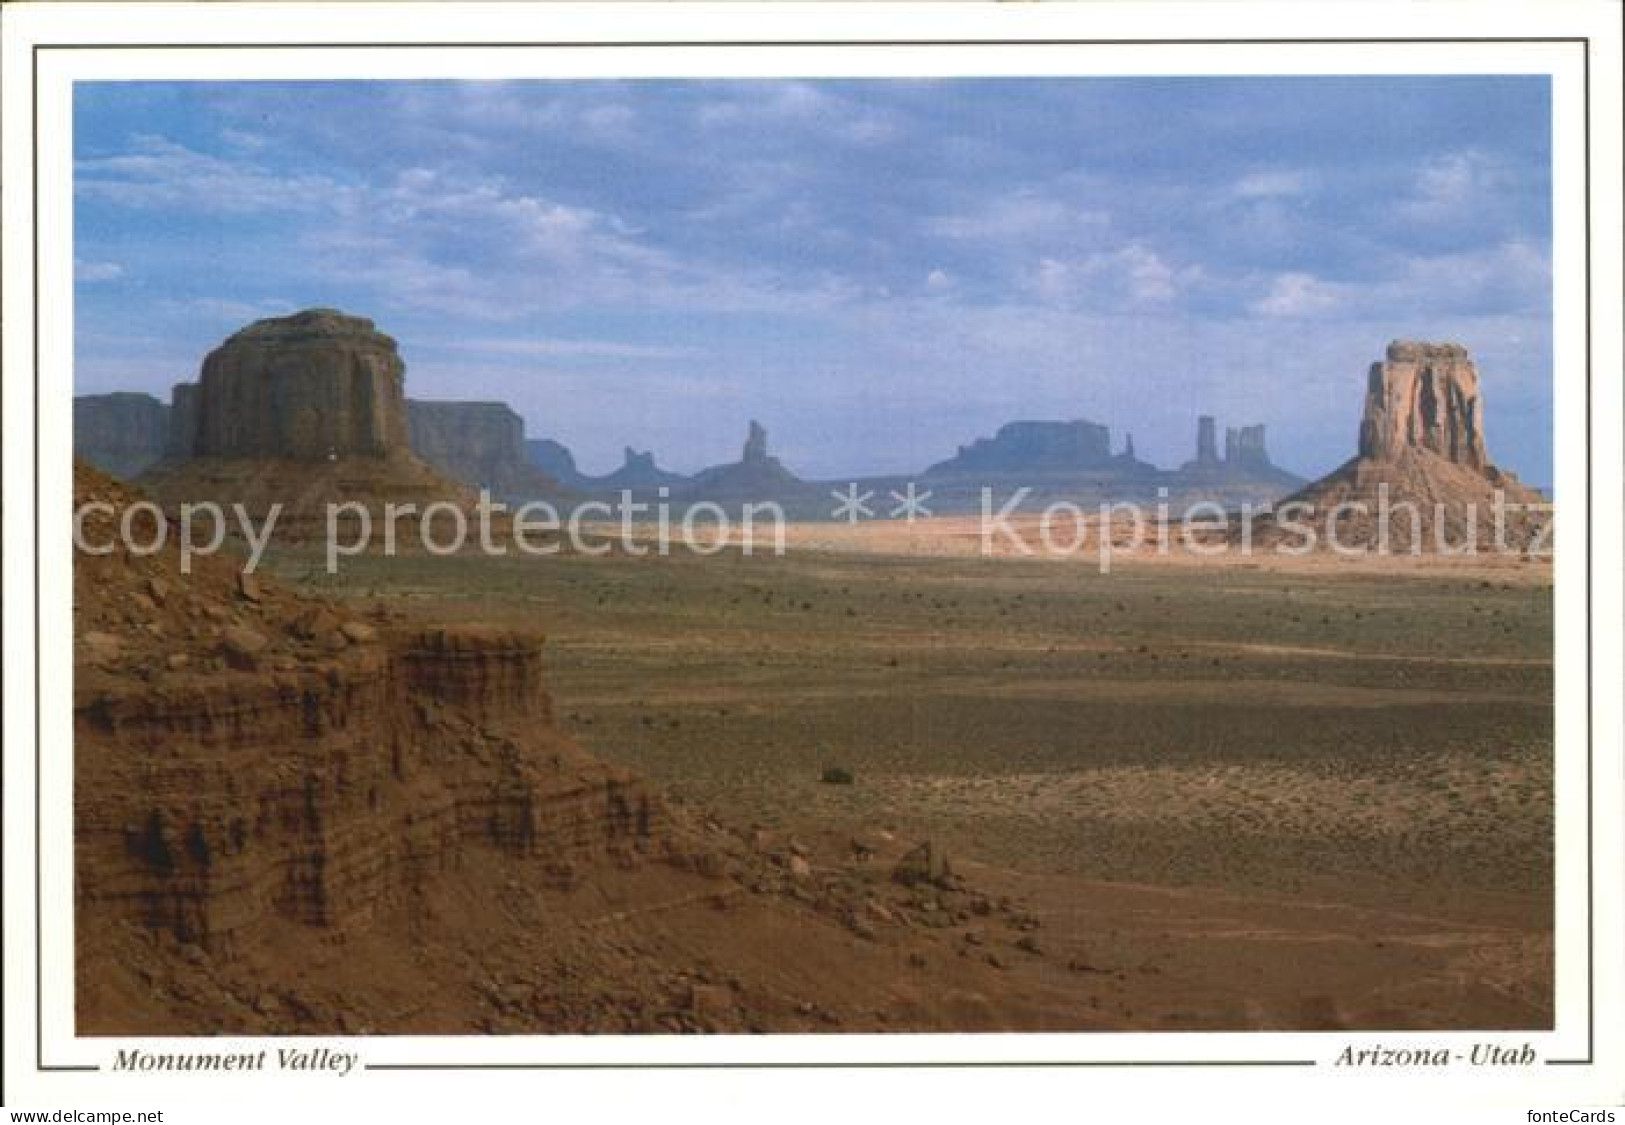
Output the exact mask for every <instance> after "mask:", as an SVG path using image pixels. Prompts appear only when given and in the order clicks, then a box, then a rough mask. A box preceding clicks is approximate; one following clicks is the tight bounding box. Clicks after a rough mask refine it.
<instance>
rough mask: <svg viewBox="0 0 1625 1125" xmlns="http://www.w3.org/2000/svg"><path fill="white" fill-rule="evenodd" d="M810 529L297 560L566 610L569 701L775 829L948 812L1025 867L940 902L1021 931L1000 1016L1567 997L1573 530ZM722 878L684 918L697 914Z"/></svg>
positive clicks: (971, 944) (1533, 1018) (424, 600)
mask: <svg viewBox="0 0 1625 1125" xmlns="http://www.w3.org/2000/svg"><path fill="white" fill-rule="evenodd" d="M972 522H973V521H972ZM787 540H788V542H789V545H790V546H789V549H788V550H787V551H786V552H785V553H783V554H782V555H774V554H772V553H770V552H769V553H762V552H757V553H754V554H752V555H749V556H747V555H745V554H743V553H741V552H740V551H739V550H737V549H735V548H730V549H727V550H724V551H722V552H719V553H717V554H714V555H710V556H707V557H699V556H696V555H693V554H690V553H686V552H683V551H677V552H674V553H672V554H670V555H667V556H665V557H662V556H661V555H659V554H658V553H656V552H653V551H650V552H647V553H644V554H636V553H632V552H629V551H628V550H626V549H625V547H624V545H623V546H622V547H621V548H620V549H617V550H614V551H611V552H610V553H608V554H605V555H592V556H588V555H583V554H580V553H569V552H565V553H561V554H558V555H554V556H549V557H544V558H538V557H526V556H519V555H514V556H509V557H500V558H499V557H491V556H488V555H474V554H468V555H458V556H450V557H436V556H430V555H426V554H422V553H416V554H407V555H400V556H396V557H385V556H383V555H380V554H371V555H362V556H357V557H354V558H349V559H346V560H344V564H343V566H342V567H341V568H339V570H338V571H337V573H329V572H328V571H327V570H326V568H325V567H324V565H323V560H322V558H321V557H320V555H319V554H318V553H317V552H315V551H314V550H311V551H302V550H300V549H298V548H297V547H290V548H286V549H281V550H279V551H277V552H275V553H273V555H272V556H271V559H270V561H269V564H268V565H269V568H270V572H271V573H272V574H273V575H274V576H275V577H276V578H278V579H280V580H281V581H282V582H283V583H285V584H287V585H289V586H291V587H293V588H295V589H297V590H299V591H300V592H301V593H304V594H308V595H311V596H314V597H318V598H325V599H332V600H336V601H340V602H343V603H345V604H347V605H349V606H351V607H352V608H354V609H355V610H356V611H358V612H360V613H363V614H367V613H371V614H375V615H378V616H388V617H391V618H393V619H395V620H396V621H397V622H399V621H406V622H410V623H412V624H413V625H419V624H422V625H432V624H435V623H444V622H463V623H467V622H477V623H488V624H491V625H498V626H501V627H504V628H509V627H513V628H524V629H534V630H539V631H541V632H544V633H545V634H546V635H547V641H546V643H545V649H544V651H545V655H546V664H547V682H548V685H549V689H550V692H551V696H552V703H553V709H554V713H555V715H556V716H557V720H558V722H559V724H560V726H561V727H562V728H563V730H564V731H565V732H566V733H567V734H569V735H570V736H573V738H574V739H575V740H576V741H578V742H579V743H580V744H581V745H582V746H583V747H584V748H585V749H586V750H588V751H589V752H590V753H592V754H593V755H596V756H597V757H599V758H601V759H604V760H606V761H608V762H611V763H613V764H615V765H618V766H623V767H626V768H627V769H629V770H631V771H633V772H635V773H636V774H638V775H641V776H642V777H644V778H647V779H648V780H650V781H651V782H653V783H654V784H656V785H658V786H659V787H660V788H661V789H662V790H663V791H664V792H665V793H666V794H667V796H668V797H669V799H670V800H671V801H673V802H674V804H676V805H678V806H687V807H691V808H693V809H694V810H696V812H697V814H698V815H703V816H704V817H705V818H707V819H708V820H714V821H716V822H720V823H724V824H726V825H728V826H729V829H730V831H734V832H737V833H738V834H740V835H741V836H743V837H744V838H746V839H749V840H753V841H755V842H756V845H757V846H759V847H760V848H761V849H763V850H764V851H779V852H782V851H783V849H784V848H785V847H787V846H788V847H790V848H792V849H793V851H794V853H795V855H796V857H798V859H799V858H801V857H805V859H804V861H803V862H807V863H810V864H811V865H812V867H813V868H814V870H823V869H825V868H827V869H829V870H850V869H853V868H854V864H855V863H856V864H861V863H862V862H863V861H865V860H867V859H868V858H869V857H870V856H871V855H873V854H874V853H876V852H877V851H878V852H885V851H887V850H888V849H889V850H891V851H892V852H893V857H891V858H894V857H895V854H896V853H900V852H902V851H905V850H906V849H907V848H909V847H913V846H915V845H916V844H917V843H918V842H920V841H930V842H931V844H932V846H933V848H934V849H935V850H936V852H937V853H938V854H946V855H947V856H949V857H950V859H951V862H952V864H953V868H954V870H955V872H957V873H958V874H959V875H961V876H962V877H964V878H965V879H966V880H967V881H968V882H969V884H970V885H972V886H974V887H978V888H981V889H983V890H985V891H988V892H990V893H994V894H997V895H999V896H1001V897H1003V898H1005V899H1008V900H1009V903H1013V904H1014V906H1013V907H1012V909H1013V910H1014V915H1013V916H1014V918H1015V919H1016V921H1015V923H1014V924H1004V923H999V922H998V920H997V919H994V920H992V921H990V922H989V924H987V925H979V924H978V922H979V920H978V919H976V918H968V919H967V918H966V917H965V916H964V914H963V913H961V915H960V917H959V918H958V919H956V921H957V922H958V923H960V924H959V925H957V926H954V927H953V928H951V929H949V930H947V931H946V932H945V935H942V936H943V937H944V940H943V941H942V942H940V943H939V944H940V945H941V950H940V953H941V955H942V956H946V957H950V958H953V957H957V958H960V959H963V960H964V961H965V962H966V963H967V964H970V963H974V965H975V966H976V969H977V971H978V972H986V970H987V967H988V966H991V967H992V968H993V969H994V972H993V974H992V975H991V976H990V978H989V980H988V982H987V983H986V984H985V987H984V989H983V995H984V996H985V1006H984V1007H982V1008H974V1009H973V1010H967V1011H965V1012H962V1013H960V1015H959V1017H958V1019H957V1022H958V1024H959V1025H960V1026H963V1027H965V1028H967V1029H975V1028H988V1029H992V1028H999V1027H1008V1028H1012V1029H1014V1028H1021V1027H1025V1028H1029V1029H1030V1028H1037V1027H1042V1028H1050V1029H1059V1028H1076V1029H1080V1030H1081V1029H1108V1028H1109V1029H1137V1030H1146V1029H1189V1030H1216V1029H1238V1030H1239V1029H1255V1030H1256V1029H1272V1028H1273V1029H1298V1030H1330V1029H1335V1028H1361V1029H1401V1028H1407V1029H1410V1028H1417V1029H1419V1028H1452V1027H1461V1028H1466V1027H1472V1028H1507V1029H1512V1028H1530V1029H1534V1028H1541V1027H1549V1026H1551V1023H1552V1018H1553V1017H1552V971H1553V970H1552V966H1553V949H1552V925H1553V922H1552V901H1553V900H1552V882H1553V811H1552V810H1553V792H1552V755H1553V708H1552V643H1553V638H1552V585H1551V568H1550V565H1549V563H1548V562H1543V561H1538V560H1537V561H1531V560H1528V559H1519V558H1518V557H1516V556H1513V557H1498V558H1487V557H1485V558H1481V559H1477V560H1475V559H1447V558H1441V557H1436V556H1426V557H1397V558H1396V557H1388V558H1382V559H1378V558H1370V559H1365V560H1361V559H1348V558H1335V557H1329V556H1326V555H1315V556H1312V557H1308V558H1303V559H1287V558H1282V557H1279V556H1272V555H1270V554H1267V553H1263V554H1259V555H1257V556H1254V557H1250V558H1241V557H1230V558H1223V559H1203V560H1200V561H1194V560H1192V559H1191V558H1190V557H1189V556H1187V555H1183V554H1182V553H1181V552H1178V551H1175V552H1173V553H1172V554H1171V555H1169V556H1167V557H1163V556H1160V555H1158V554H1157V553H1155V552H1154V551H1150V550H1146V549H1142V550H1140V551H1138V552H1131V553H1129V554H1127V555H1122V556H1119V557H1118V558H1117V559H1116V560H1115V562H1114V565H1113V567H1112V569H1111V571H1110V573H1102V572H1101V571H1100V570H1099V568H1098V567H1097V566H1096V565H1094V559H1093V557H1092V556H1085V557H1078V558H1069V559H1055V558H1012V557H998V558H983V557H978V556H977V553H976V551H975V549H974V547H973V546H972V545H971V544H970V540H969V539H968V532H967V521H965V520H956V519H940V520H921V521H916V522H912V523H905V522H901V521H899V522H895V523H894V522H876V523H873V524H868V525H856V526H848V525H832V524H828V523H824V524H808V525H792V526H791V527H790V528H789V529H788V532H787ZM848 779H849V780H848ZM882 858H887V857H884V856H883V857H882ZM889 861H890V859H889V858H887V862H889ZM879 882H880V884H882V885H884V884H885V882H886V880H885V879H884V877H883V876H882V877H881V878H880V879H879ZM894 889H895V888H894ZM1007 905H1008V904H1007ZM710 909H711V907H710V906H708V905H707V904H706V902H705V901H704V900H703V899H696V900H693V901H688V902H684V901H674V902H672V903H670V904H669V908H668V909H665V910H664V911H663V913H662V916H661V918H660V920H659V921H658V923H657V925H656V928H657V929H659V930H660V932H661V933H662V935H663V940H664V941H666V942H675V943H677V944H678V945H679V946H680V945H681V942H682V936H681V935H682V934H683V933H684V928H685V924H684V921H683V915H684V913H685V912H687V913H691V914H696V915H697V914H702V913H704V912H706V911H708V910H710ZM589 913H591V911H589ZM614 913H615V912H614V911H613V910H611V909H609V908H608V907H604V908H603V909H601V910H600V914H602V915H603V916H605V917H608V916H611V915H613V914H614ZM645 921H647V920H645ZM1006 922H1008V919H1007V920H1006ZM860 928H861V927H860ZM714 936H715V929H714V927H706V926H700V927H699V928H697V929H696V930H695V932H694V941H695V942H696V943H698V944H697V945H696V947H695V948H693V949H690V950H687V951H686V954H682V953H678V954H674V953H673V951H672V950H671V949H669V948H668V949H667V950H665V951H664V952H663V953H662V954H661V956H662V958H664V959H666V960H668V961H671V960H676V961H681V960H682V959H683V956H685V955H687V956H690V957H692V958H694V959H697V960H698V961H701V962H704V961H705V960H706V957H707V955H708V953H714V952H718V951H716V950H714V949H712V950H707V949H706V948H705V943H706V942H709V941H714ZM867 936H869V937H871V938H872V937H873V936H874V935H873V934H869V935H867ZM757 939H758V945H760V941H761V940H766V941H767V943H768V948H757V949H756V951H755V956H756V957H757V958H758V959H760V960H762V961H763V962H764V963H767V964H771V963H774V962H775V960H776V959H777V960H778V961H783V962H793V961H794V960H795V958H796V953H795V951H794V950H793V949H791V948H789V947H788V946H786V947H785V948H783V949H781V950H777V951H775V950H774V949H773V948H771V945H772V941H773V938H772V937H771V936H768V937H767V938H765V939H763V938H762V937H761V935H757ZM741 940H742V941H743V940H745V939H744V938H743V936H742V937H741ZM882 940H889V939H882ZM910 948H913V947H910ZM938 952H939V951H938V950H937V949H935V948H934V947H933V952H932V956H933V957H937V956H938ZM721 956H722V959H723V960H727V954H726V953H725V952H724V953H722V954H721ZM898 960H899V971H900V972H902V973H904V974H905V975H906V972H907V970H906V968H904V967H903V964H902V954H901V952H899V955H898ZM918 960H920V955H919V954H918V953H914V954H912V955H911V961H918ZM803 968H804V969H807V970H808V971H811V972H813V973H814V974H815V975H818V976H820V977H822V979H823V988H824V990H825V991H826V992H827V993H828V994H829V995H830V996H838V997H840V999H841V1004H840V1005H837V1007H838V1008H840V1010H842V1011H843V1012H845V1014H844V1015H841V1016H831V1017H828V1022H829V1023H830V1029H832V1030H909V1029H910V1025H909V1019H908V1014H907V1009H906V1006H905V1007H903V1008H899V1006H898V1005H897V1003H896V998H895V997H882V996H880V995H878V994H876V995H875V997H874V1000H875V1001H876V1002H875V1003H873V1004H868V1005H866V1004H865V1000H864V994H865V993H864V990H865V987H866V986H865V985H864V983H863V980H862V977H861V975H858V976H853V977H851V978H850V979H848V980H845V981H843V980H842V979H841V975H842V969H841V968H840V966H839V965H835V966H830V965H823V964H820V965H817V966H803ZM977 979H979V978H977ZM942 1019H943V1017H942V1016H941V1014H940V1013H938V1014H937V1015H936V1016H935V1017H933V1022H931V1023H928V1024H926V1025H924V1026H922V1027H921V1028H920V1029H934V1028H940V1026H941V1020H942ZM947 1019H948V1023H949V1025H953V1024H954V1023H955V1017H954V1016H952V1015H950V1016H948V1017H947ZM815 1024H816V1021H815ZM758 1029H759V1030H771V1029H772V1028H771V1027H761V1028H758Z"/></svg>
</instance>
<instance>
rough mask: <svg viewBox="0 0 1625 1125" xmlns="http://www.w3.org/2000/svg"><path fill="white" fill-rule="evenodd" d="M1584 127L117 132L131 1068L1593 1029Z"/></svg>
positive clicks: (92, 510) (95, 951)
mask: <svg viewBox="0 0 1625 1125" xmlns="http://www.w3.org/2000/svg"><path fill="white" fill-rule="evenodd" d="M1551 116H1552V107H1551V92H1550V86H1549V82H1548V80H1547V79H1546V78H1545V77H1542V76H1534V75H1523V76H1472V75H1440V76H1437V77H1426V76H1369V77H1314V76H1303V77H1207V78H1198V77H1192V78H1153V77H1120V78H1059V77H1051V78H1031V79H1007V78H1001V79H994V78H942V79H924V78H884V79H883V78H874V79H823V78H806V79H796V78H784V79H772V80H769V79H705V80H701V79H662V80H654V79H640V80H630V79H629V80H617V81H611V80H586V79H568V80H566V79H549V80H516V81H502V82H498V81H442V80H427V79H425V80H415V79H414V80H405V79H389V80H383V79H379V80H371V81H314V80H313V81H297V82H282V81H275V82H272V81H253V82H250V81H242V82H235V81H163V82H159V81H151V82H134V81H120V82H82V83H79V84H78V85H77V87H76V89H75V93H74V100H73V130H74V133H73V192H74V213H73V223H74V259H75V263H74V264H75V284H74V294H75V308H74V370H75V384H74V395H75V398H74V403H73V444H74V463H73V488H74V528H75V550H74V555H73V589H74V605H73V619H74V668H73V698H74V720H73V732H74V744H73V747H72V756H73V785H74V799H73V841H74V855H73V871H74V891H73V895H74V919H75V929H74V934H75V948H74V989H73V996H74V1018H75V1029H76V1032H77V1034H79V1035H82V1036H115V1035H116V1036H202V1035H279V1036H280V1035H288V1036H305V1035H316V1034H326V1035H340V1034H344V1035H396V1034H416V1035H425V1034H433V1035H463V1034H467V1035H475V1034H482V1033H483V1034H491V1033H500V1034H529V1035H540V1034H566V1033H650V1034H665V1033H747V1032H750V1033H784V1032H818V1033H849V1032H978V1031H1025V1032H1040V1031H1073V1032H1077V1031H1101V1032H1105V1031H1142V1032H1164V1031H1333V1030H1351V1031H1401V1030H1452V1029H1454V1030H1466V1029H1484V1030H1514V1029H1519V1030H1521V1029H1528V1030H1531V1031H1533V1030H1540V1029H1550V1028H1552V1027H1553V1026H1554V933H1553V926H1554V922H1553V919H1554V897H1553V896H1554V890H1553V888H1554V844H1553V841H1554V809H1555V805H1554V786H1553V773H1554V770H1553V750H1554V707H1553V698H1554V696H1553V691H1554V681H1553V646H1554V629H1553V588H1554V587H1553V559H1554V555H1555V552H1556V551H1557V550H1558V549H1559V548H1558V547H1557V546H1556V545H1555V540H1556V539H1557V538H1559V537H1560V536H1559V535H1558V533H1557V532H1558V529H1556V528H1555V526H1554V524H1555V517H1554V515H1553V507H1554V502H1555V500H1556V497H1555V496H1554V495H1553V491H1554V490H1553V482H1554V474H1553V468H1552V466H1553V358H1552V354H1553V341H1552V335H1553V330H1552V264H1551V260H1552V258H1551V240H1552V202H1551V194H1552V186H1551V164H1552V141H1551V135H1550V134H1551ZM1565 499H1567V495H1566V493H1565Z"/></svg>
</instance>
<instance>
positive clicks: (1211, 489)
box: [1165, 414, 1303, 504]
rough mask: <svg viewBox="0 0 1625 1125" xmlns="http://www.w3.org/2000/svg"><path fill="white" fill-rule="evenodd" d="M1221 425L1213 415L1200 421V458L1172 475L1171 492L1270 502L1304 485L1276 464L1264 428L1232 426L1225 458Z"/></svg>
mask: <svg viewBox="0 0 1625 1125" xmlns="http://www.w3.org/2000/svg"><path fill="white" fill-rule="evenodd" d="M1217 435H1218V424H1217V422H1216V421H1215V419H1214V418H1213V416H1212V415H1210V414H1203V415H1201V416H1200V417H1199V418H1197V420H1196V457H1195V459H1194V460H1190V461H1186V462H1185V463H1184V464H1183V465H1181V466H1180V467H1179V469H1178V470H1176V471H1175V472H1172V473H1169V474H1168V475H1167V478H1166V481H1165V487H1167V488H1168V490H1169V492H1170V494H1177V495H1179V496H1180V497H1181V498H1182V499H1186V500H1190V499H1196V498H1205V499H1216V500H1219V501H1221V502H1224V503H1231V504H1235V503H1243V502H1265V501H1270V500H1274V499H1276V498H1278V497H1280V496H1281V495H1282V494H1283V493H1286V492H1290V491H1291V490H1292V489H1294V488H1298V487H1300V486H1301V485H1302V484H1303V478H1302V477H1300V476H1298V475H1296V474H1295V473H1291V472H1288V471H1287V470H1286V469H1282V468H1280V467H1279V466H1278V465H1276V464H1274V463H1273V462H1271V461H1270V455H1269V450H1268V449H1267V448H1266V446H1265V441H1264V426H1263V425H1262V424H1259V425H1253V426H1241V427H1235V426H1227V427H1225V431H1224V456H1223V457H1222V458H1221V457H1220V456H1219V451H1218V442H1217Z"/></svg>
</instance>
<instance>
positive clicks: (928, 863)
mask: <svg viewBox="0 0 1625 1125" xmlns="http://www.w3.org/2000/svg"><path fill="white" fill-rule="evenodd" d="M892 879H893V880H894V881H895V882H898V883H901V884H902V885H903V886H905V887H917V886H933V887H949V886H952V885H953V881H954V873H953V865H952V864H950V863H949V862H948V856H947V854H946V853H944V852H943V851H942V850H941V849H940V848H938V847H936V846H934V845H933V844H932V843H931V842H930V841H929V840H927V841H926V842H924V843H922V844H919V845H917V846H915V847H914V848H911V849H910V850H909V851H908V852H907V853H905V854H904V856H903V858H902V859H900V860H898V861H897V866H896V867H895V868H893V869H892Z"/></svg>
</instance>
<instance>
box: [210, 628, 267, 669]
mask: <svg viewBox="0 0 1625 1125" xmlns="http://www.w3.org/2000/svg"><path fill="white" fill-rule="evenodd" d="M269 644H270V642H269V641H268V640H266V638H265V635H264V634H263V633H259V632H256V631H255V630H253V629H250V628H249V627H248V626H246V625H227V626H226V627H225V629H223V630H222V631H221V633H220V654H221V655H222V656H224V657H225V658H226V664H227V665H229V666H230V667H232V668H235V669H237V670H238V671H241V672H252V671H254V670H255V669H256V668H258V667H259V663H260V655H261V654H262V653H263V652H264V651H265V649H266V647H267V646H268V645H269Z"/></svg>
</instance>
